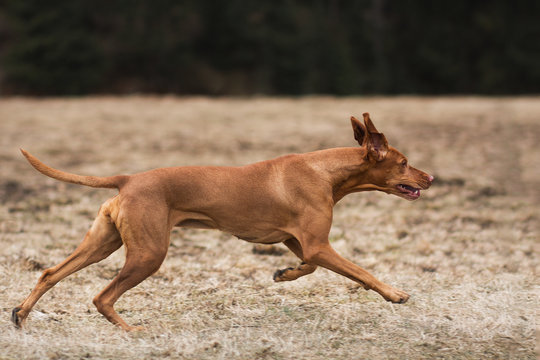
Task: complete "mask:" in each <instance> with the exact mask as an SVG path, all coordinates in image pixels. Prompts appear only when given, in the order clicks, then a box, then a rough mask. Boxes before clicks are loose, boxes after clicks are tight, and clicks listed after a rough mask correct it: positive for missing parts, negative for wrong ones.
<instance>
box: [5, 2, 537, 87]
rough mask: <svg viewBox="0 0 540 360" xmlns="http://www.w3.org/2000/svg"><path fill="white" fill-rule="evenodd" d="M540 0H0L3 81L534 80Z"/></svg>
mask: <svg viewBox="0 0 540 360" xmlns="http://www.w3.org/2000/svg"><path fill="white" fill-rule="evenodd" d="M538 4H539V3H538V2H536V1H532V0H529V1H527V0H526V1H520V2H516V3H512V2H509V1H501V0H497V1H490V2H486V1H479V0H460V1H457V0H454V1H448V0H441V1H434V2H428V1H391V0H357V1H354V0H341V1H339V0H324V1H323V0H317V1H310V2H301V1H291V0H289V1H287V0H277V1H270V0H262V1H257V2H253V1H241V0H229V1H212V2H210V1H200V0H199V1H195V0H184V1H173V0H154V1H143V0H119V1H108V0H107V1H106V0H95V1H91V2H90V1H83V0H55V1H37V0H24V1H21V0H4V1H3V2H2V1H1V0H0V41H1V43H0V51H1V53H0V66H1V67H0V90H1V91H2V93H7V94H9V93H25V94H43V95H49V94H85V93H92V92H98V93H107V92H110V93H130V92H153V93H179V94H186V93H200V94H215V95H219V94H254V93H255V94H292V95H300V94H313V93H326V94H338V95H347V94H384V93H386V94H403V93H406V94H407V93H412V94H414V93H416V94H452V93H480V94H524V93H538V92H540V41H538V39H539V38H540V21H538V16H537V14H538V13H540V12H539V10H540V9H539V7H540V6H539V5H538Z"/></svg>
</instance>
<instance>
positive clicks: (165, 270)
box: [0, 96, 540, 359]
mask: <svg viewBox="0 0 540 360" xmlns="http://www.w3.org/2000/svg"><path fill="white" fill-rule="evenodd" d="M365 111H369V112H370V113H371V115H372V119H373V120H374V122H375V124H376V126H377V127H378V128H379V130H380V131H382V132H384V133H385V135H386V136H387V138H388V140H389V142H390V144H392V145H394V146H395V147H397V148H398V149H399V150H401V151H402V152H404V153H405V154H406V155H408V157H409V160H410V162H411V163H412V164H413V165H414V166H416V167H418V168H420V169H422V170H425V171H427V172H429V173H431V174H433V175H434V176H435V178H436V182H435V183H434V185H433V186H432V188H431V189H429V190H428V191H425V192H423V195H422V197H421V198H420V199H419V200H418V201H415V202H408V201H405V200H402V199H400V198H397V197H392V196H387V195H385V194H382V193H374V192H370V193H362V194H354V195H350V196H348V197H346V198H345V199H343V200H342V201H341V202H340V203H339V204H338V205H337V206H336V209H335V217H334V226H333V228H332V231H331V234H330V235H331V241H332V244H333V246H334V247H335V248H336V250H337V251H338V252H340V253H341V254H342V255H344V256H345V257H347V258H349V259H351V260H352V261H354V262H355V263H357V264H359V265H361V266H363V267H365V268H366V269H368V270H369V271H371V272H372V273H373V274H374V275H375V276H377V277H378V278H380V279H381V280H383V281H385V282H388V283H390V284H392V285H394V286H396V287H398V288H402V289H404V290H406V291H407V292H409V293H410V294H411V299H410V300H409V302H408V303H407V304H404V305H392V304H389V303H386V302H385V301H384V300H383V299H382V298H381V297H380V296H379V295H377V294H375V293H374V292H366V291H364V290H363V289H361V288H359V287H358V286H357V285H356V284H355V283H353V282H352V281H350V280H348V279H346V278H344V277H342V276H339V275H336V274H334V273H331V272H329V271H327V270H325V269H318V270H317V271H316V272H315V273H313V274H311V275H309V276H306V277H303V278H301V279H299V280H297V281H294V282H285V283H274V282H273V281H272V274H273V272H274V271H275V270H276V269H279V268H283V267H287V266H293V265H295V264H297V262H298V261H297V259H296V258H295V257H294V256H293V255H292V254H290V253H288V252H286V251H285V247H284V246H282V245H277V246H268V247H262V248H260V247H255V246H253V245H252V244H249V243H246V242H242V241H239V240H237V239H235V238H232V237H230V236H229V235H226V234H222V233H219V232H215V231H199V230H182V229H175V230H174V231H173V233H172V236H171V245H170V249H169V254H168V257H167V259H166V260H165V263H164V264H163V266H162V268H161V270H160V271H159V272H158V273H157V274H155V275H154V276H152V277H151V278H149V279H147V280H146V281H145V282H143V283H142V284H141V285H139V286H138V287H136V288H134V289H132V290H131V291H129V292H127V293H126V294H125V295H124V296H123V297H122V298H121V299H120V300H119V302H118V303H117V305H116V309H117V310H118V311H119V312H120V313H121V315H122V316H123V317H124V318H125V319H126V321H127V322H128V323H129V324H139V325H144V326H145V327H146V328H147V330H146V331H145V332H141V333H134V334H126V333H123V332H121V331H120V330H118V329H116V328H115V327H113V326H112V325H111V324H109V323H108V322H107V321H106V320H105V319H104V318H102V316H101V315H100V314H99V313H98V312H97V311H96V310H95V308H94V306H93V305H92V298H93V297H94V296H95V295H96V294H97V293H98V292H99V291H100V290H101V289H102V288H103V287H105V286H106V284H108V283H109V282H110V281H111V279H112V278H113V277H114V276H115V274H116V273H117V271H118V270H119V269H120V267H121V266H122V264H123V250H119V251H118V252H117V253H115V254H113V255H112V256H111V257H110V258H108V259H106V260H104V261H103V262H101V263H99V264H97V265H92V266H90V267H89V268H87V269H85V270H82V271H80V272H78V273H76V274H74V275H72V276H71V277H68V278H67V279H65V280H64V281H62V282H61V283H59V284H58V285H57V286H56V287H54V288H53V289H52V290H51V291H50V292H48V293H47V294H45V296H44V297H43V298H42V299H41V301H40V302H38V304H37V305H36V306H35V308H34V311H33V312H32V313H31V314H30V316H29V318H28V321H27V323H26V325H27V326H26V328H24V329H23V330H22V331H20V330H16V329H15V328H14V327H13V326H12V325H11V323H10V321H9V317H10V313H11V309H12V308H13V307H14V306H16V305H18V304H19V303H20V301H22V300H23V299H24V298H25V297H26V296H27V295H28V293H29V291H30V290H31V289H32V287H33V286H34V285H35V282H36V280H37V279H38V277H39V276H40V274H41V271H42V270H43V269H44V268H47V267H50V266H53V265H55V264H57V263H59V262H60V261H61V260H63V259H64V258H65V257H66V256H67V255H69V253H70V252H71V251H72V250H73V249H74V248H75V247H76V246H77V244H78V243H79V242H80V241H81V239H82V237H83V236H84V233H85V232H86V231H87V229H88V228H89V226H90V224H91V222H92V220H93V217H94V216H95V214H96V212H97V210H98V208H99V206H100V204H101V203H102V202H103V201H104V200H106V199H107V198H108V197H111V196H113V195H114V194H115V191H111V190H106V189H91V188H86V187H81V186H74V185H67V184H63V183H60V182H57V181H55V180H52V179H49V178H46V177H44V176H43V175H41V174H39V173H37V172H36V171H35V170H34V169H32V168H31V167H30V166H29V165H28V164H27V163H26V161H25V160H24V158H23V157H22V156H21V155H20V153H19V152H18V148H19V147H24V148H25V149H27V150H29V151H30V152H32V153H33V154H35V155H36V156H38V157H39V158H40V159H42V160H43V161H44V162H46V163H47V164H50V165H52V166H55V167H58V168H60V169H63V170H67V171H70V172H76V173H81V174H91V175H112V174H117V173H134V172H139V171H143V170H148V169H152V168H156V167H164V166H177V165H193V164H197V165H201V164H205V165H206V164H207V165H239V164H246V163H250V162H254V161H258V160H263V159H268V158H272V157H276V156H279V155H282V154H286V153H290V152H306V151H312V150H317V149H323V148H328V147H336V146H354V145H355V142H354V139H353V136H352V131H351V129H350V123H349V116H350V115H352V114H354V115H357V116H361V114H362V113H363V112H365ZM0 144H1V146H0V200H1V205H0V308H1V310H2V312H1V314H2V316H1V317H0V328H1V331H0V358H1V359H4V358H5V359H11V358H54V359H60V358H62V359H63V358H117V359H123V358H125V359H132V358H168V357H171V358H186V359H364V358H369V359H396V358H402V359H433V358H449V359H450V358H451V359H474V358H503V359H534V358H536V356H535V342H536V341H535V339H537V338H538V325H537V324H538V319H539V318H538V315H539V312H538V310H539V307H538V301H539V289H540V287H539V285H540V284H539V280H538V271H539V265H540V263H539V260H538V232H537V231H538V224H539V210H540V207H539V205H538V199H539V198H540V98H536V97H528V98H527V97H522V98H474V97H454V98H415V97H395V98H382V97H381V98H377V97H374V98H331V97H305V98H298V99H291V98H246V99H241V98H237V99H228V98H217V99H210V98H176V97H136V96H134V97H89V98H72V99H26V98H11V99H4V100H0ZM148 211H151V209H148ZM231 211H234V209H231ZM535 324H536V325H535Z"/></svg>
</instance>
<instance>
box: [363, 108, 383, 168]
mask: <svg viewBox="0 0 540 360" xmlns="http://www.w3.org/2000/svg"><path fill="white" fill-rule="evenodd" d="M363 116H364V123H365V124H366V130H367V136H366V142H367V148H368V153H369V155H370V156H373V158H374V159H375V160H377V161H381V160H383V159H384V158H385V157H386V153H387V152H388V141H387V140H386V137H385V136H384V134H383V133H380V132H379V131H377V128H376V127H375V125H373V122H372V121H371V119H370V117H369V113H364V114H363Z"/></svg>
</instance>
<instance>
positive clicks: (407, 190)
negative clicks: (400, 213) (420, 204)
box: [396, 184, 420, 200]
mask: <svg viewBox="0 0 540 360" xmlns="http://www.w3.org/2000/svg"><path fill="white" fill-rule="evenodd" d="M396 187H397V188H398V190H399V191H400V192H401V193H402V194H403V195H405V196H406V197H407V198H409V199H412V200H415V199H418V198H419V197H420V189H419V188H415V187H412V186H409V185H405V184H398V185H397V186H396Z"/></svg>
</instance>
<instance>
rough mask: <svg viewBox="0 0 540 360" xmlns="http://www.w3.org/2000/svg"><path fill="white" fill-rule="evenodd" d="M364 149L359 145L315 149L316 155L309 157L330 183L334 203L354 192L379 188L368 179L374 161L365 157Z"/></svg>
mask: <svg viewBox="0 0 540 360" xmlns="http://www.w3.org/2000/svg"><path fill="white" fill-rule="evenodd" d="M366 151H367V150H366V149H365V148H361V147H349V148H333V149H327V150H321V151H317V152H316V153H317V156H314V157H313V158H312V159H310V160H311V161H310V162H311V163H312V166H313V167H314V168H316V169H317V171H318V172H319V173H320V174H321V175H322V176H323V177H325V178H326V179H327V181H329V183H330V184H331V186H332V197H333V199H334V203H337V202H338V201H339V200H341V199H342V198H343V197H344V196H345V195H348V194H351V193H354V192H360V191H370V190H381V188H380V187H379V186H377V185H375V184H373V183H372V182H371V181H370V178H371V177H370V176H369V170H370V169H371V168H372V167H373V165H374V162H372V161H369V160H368V159H367V156H366Z"/></svg>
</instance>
